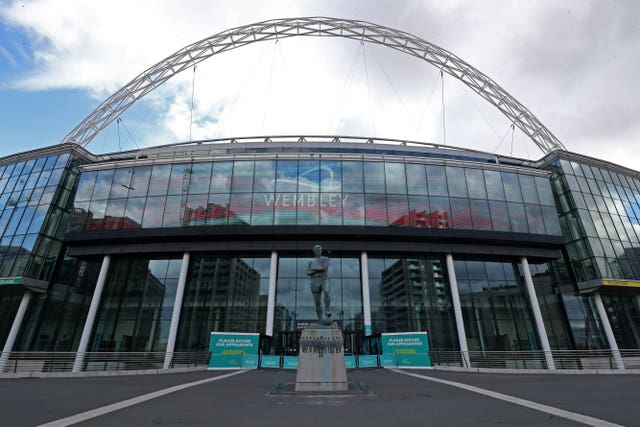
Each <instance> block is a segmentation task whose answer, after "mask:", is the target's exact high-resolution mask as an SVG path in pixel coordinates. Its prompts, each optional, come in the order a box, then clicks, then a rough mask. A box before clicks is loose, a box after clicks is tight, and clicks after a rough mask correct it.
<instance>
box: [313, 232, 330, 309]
mask: <svg viewBox="0 0 640 427" xmlns="http://www.w3.org/2000/svg"><path fill="white" fill-rule="evenodd" d="M313 254H314V255H315V258H313V259H312V260H311V261H309V264H308V265H307V275H308V276H309V277H310V278H311V281H310V285H311V294H312V295H313V301H314V302H315V304H316V314H317V315H318V321H320V322H322V320H323V317H322V303H321V300H320V296H321V295H320V294H324V309H325V315H326V316H327V318H329V317H331V296H330V295H329V281H328V280H327V277H328V274H327V271H328V270H329V258H327V257H326V256H322V246H320V245H315V246H314V247H313Z"/></svg>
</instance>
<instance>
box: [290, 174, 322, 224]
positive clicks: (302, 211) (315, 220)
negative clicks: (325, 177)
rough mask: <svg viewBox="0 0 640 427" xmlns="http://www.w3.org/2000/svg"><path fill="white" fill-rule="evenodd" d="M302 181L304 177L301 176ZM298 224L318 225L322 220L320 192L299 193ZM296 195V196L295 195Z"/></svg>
mask: <svg viewBox="0 0 640 427" xmlns="http://www.w3.org/2000/svg"><path fill="white" fill-rule="evenodd" d="M300 180H301V181H300V182H301V183H302V180H303V178H302V177H301V178H300ZM296 196H297V199H298V200H297V203H296V202H294V204H297V205H298V220H297V223H298V224H304V225H317V224H319V222H320V194H319V193H298V194H297V195H296ZM294 197H295V196H294Z"/></svg>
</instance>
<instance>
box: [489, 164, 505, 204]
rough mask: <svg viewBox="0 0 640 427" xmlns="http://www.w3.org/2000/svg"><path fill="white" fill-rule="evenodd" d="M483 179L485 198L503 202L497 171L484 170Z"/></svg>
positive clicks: (499, 175)
mask: <svg viewBox="0 0 640 427" xmlns="http://www.w3.org/2000/svg"><path fill="white" fill-rule="evenodd" d="M484 179H485V181H486V183H487V196H488V197H489V199H493V200H505V194H504V187H503V184H502V175H501V174H500V172H498V171H492V170H485V171H484Z"/></svg>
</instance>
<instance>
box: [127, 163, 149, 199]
mask: <svg viewBox="0 0 640 427" xmlns="http://www.w3.org/2000/svg"><path fill="white" fill-rule="evenodd" d="M150 178H151V166H138V167H135V168H133V175H132V176H131V188H129V197H141V196H146V195H147V188H148V187H149V179H150Z"/></svg>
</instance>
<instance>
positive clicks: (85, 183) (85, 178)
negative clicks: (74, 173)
mask: <svg viewBox="0 0 640 427" xmlns="http://www.w3.org/2000/svg"><path fill="white" fill-rule="evenodd" d="M96 175H97V173H96V172H85V173H83V174H81V175H80V182H79V183H78V189H77V190H76V197H75V200H76V201H78V202H84V201H87V200H89V199H91V194H92V193H93V186H94V185H95V183H96Z"/></svg>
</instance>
